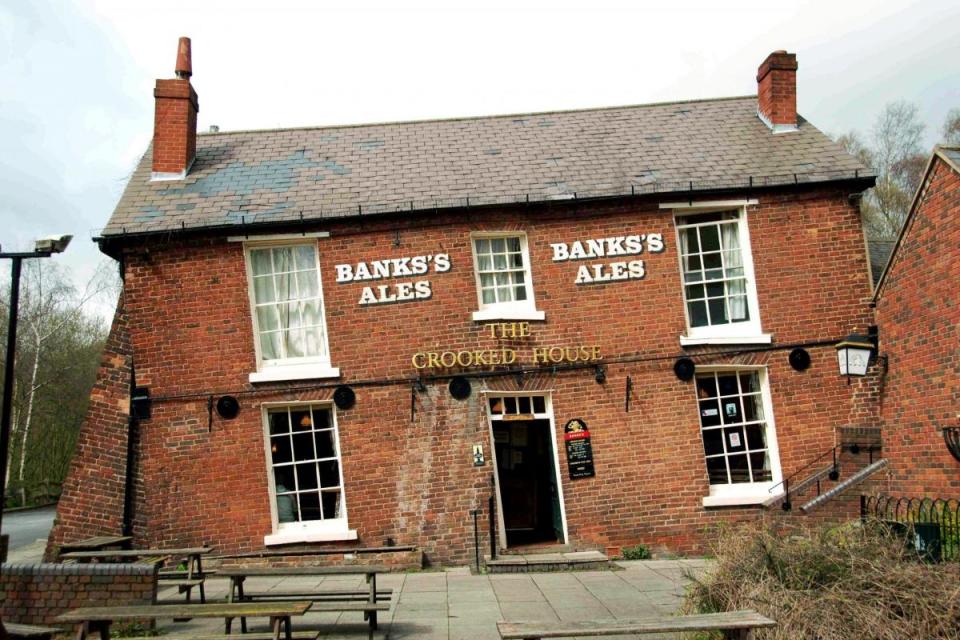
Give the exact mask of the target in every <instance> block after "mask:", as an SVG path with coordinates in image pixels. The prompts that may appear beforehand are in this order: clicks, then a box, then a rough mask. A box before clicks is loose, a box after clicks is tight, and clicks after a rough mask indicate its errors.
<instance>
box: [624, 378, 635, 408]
mask: <svg viewBox="0 0 960 640" xmlns="http://www.w3.org/2000/svg"><path fill="white" fill-rule="evenodd" d="M632 392H633V378H631V377H630V376H627V393H626V397H625V399H624V402H623V410H624V411H625V412H626V413H630V394H631V393H632Z"/></svg>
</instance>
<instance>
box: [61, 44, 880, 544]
mask: <svg viewBox="0 0 960 640" xmlns="http://www.w3.org/2000/svg"><path fill="white" fill-rule="evenodd" d="M184 51H187V52H189V45H186V46H184V45H183V44H182V45H181V49H180V52H181V56H179V57H178V64H177V70H178V73H177V75H178V78H177V79H175V80H166V81H158V85H157V86H158V89H157V92H156V99H157V122H156V125H155V126H156V128H155V136H154V143H153V147H152V149H151V150H148V152H147V153H146V154H145V156H144V159H143V161H142V162H141V164H140V166H139V168H138V169H137V171H136V172H135V174H134V175H133V177H132V178H131V180H130V183H129V184H128V186H127V189H126V192H125V193H124V196H123V197H122V199H121V201H120V203H119V204H118V206H117V209H116V211H115V212H114V214H113V216H112V218H111V219H110V222H109V224H108V225H107V227H106V228H105V229H104V230H103V232H102V234H101V236H100V238H99V242H100V246H101V248H102V249H103V251H104V252H106V253H107V254H108V255H111V256H113V257H115V258H116V259H117V260H118V261H119V262H120V264H121V270H122V273H123V279H124V297H123V302H122V310H121V311H120V312H119V313H118V321H117V322H116V323H115V325H114V336H113V338H112V339H111V342H110V345H111V351H112V352H111V353H108V354H107V356H105V363H106V364H105V366H106V369H105V370H104V375H105V376H109V375H113V374H114V373H116V372H118V371H120V370H121V369H122V367H123V366H124V363H126V362H128V361H129V362H130V363H131V364H132V367H131V369H130V371H131V379H130V380H129V385H130V387H131V388H132V387H137V388H138V391H137V394H138V395H140V396H144V395H145V394H149V396H150V414H149V417H147V416H146V415H141V416H140V417H139V418H138V419H133V420H130V421H129V425H128V420H127V417H126V416H123V415H119V414H117V413H116V409H117V407H118V406H120V404H122V403H121V402H120V401H119V400H118V404H117V406H105V407H104V412H100V411H99V409H98V407H99V405H97V404H95V405H94V408H93V411H92V414H91V416H90V417H89V419H88V421H87V423H86V425H85V427H84V434H82V435H81V442H92V441H93V440H92V438H93V436H92V435H90V434H89V432H91V431H96V432H97V433H102V434H105V435H109V437H110V438H112V443H101V444H100V449H99V450H98V451H93V450H91V449H90V448H89V447H87V448H81V449H79V450H78V454H77V457H76V459H75V461H74V465H73V469H72V471H71V476H70V479H69V480H68V483H67V485H66V489H65V492H64V497H63V499H62V500H61V504H60V510H59V517H58V522H57V524H56V526H55V528H54V531H53V533H52V536H51V544H53V545H56V544H58V543H59V542H62V541H64V540H69V539H73V538H76V537H80V536H82V535H90V534H93V533H97V532H100V529H104V530H106V529H110V530H112V531H115V530H116V521H115V518H116V513H114V514H113V516H111V517H102V518H99V519H98V522H90V521H89V519H84V518H83V517H80V516H78V515H77V514H82V513H84V512H85V511H88V510H89V508H92V506H93V505H95V504H98V503H100V501H101V500H102V498H103V496H104V495H106V496H110V498H109V501H108V502H107V503H106V504H109V505H112V506H113V508H114V511H116V510H117V509H119V508H120V506H119V505H122V504H123V500H117V499H116V498H115V497H113V496H114V491H115V489H116V487H117V486H118V485H117V482H116V479H115V468H116V463H115V459H116V456H117V455H120V456H122V457H123V460H124V461H125V464H126V472H125V476H124V479H125V482H126V489H125V496H126V498H127V501H126V509H125V511H124V514H125V515H122V516H121V519H122V520H124V526H125V527H126V528H128V529H129V530H130V531H131V532H132V533H133V535H134V536H135V538H136V542H137V543H140V544H152V545H185V544H195V543H200V542H205V543H208V544H213V545H215V546H217V547H218V548H219V549H220V550H221V551H225V552H248V551H257V550H262V549H265V548H270V549H277V548H280V549H282V548H290V545H293V546H295V547H296V548H303V547H310V546H313V547H316V546H318V545H326V546H331V545H333V546H338V547H349V546H351V545H352V546H359V547H379V546H384V545H387V546H389V545H393V544H396V545H416V546H417V547H419V548H421V549H422V550H423V551H424V553H425V554H426V556H427V558H428V559H429V560H430V561H432V562H437V563H465V562H466V561H467V560H468V559H469V558H472V554H473V521H472V517H471V511H472V510H476V509H480V510H481V511H482V517H481V520H480V523H481V527H482V529H484V530H486V524H487V522H486V520H487V518H488V517H489V512H488V509H487V503H488V498H489V497H490V496H491V495H493V496H494V497H495V498H496V503H497V510H496V513H497V515H496V517H495V518H494V524H495V525H496V531H497V533H496V537H497V543H498V544H499V546H500V547H522V546H524V545H527V544H551V543H565V544H567V545H569V546H571V547H574V548H578V549H594V548H595V549H601V550H604V549H613V550H615V549H618V548H620V547H622V546H625V545H630V544H636V543H646V544H651V545H654V546H657V547H661V548H666V549H670V550H673V551H679V552H686V551H694V550H697V549H699V548H701V546H702V544H703V541H704V531H705V528H706V527H707V525H710V524H712V523H716V522H719V521H723V520H732V519H744V518H753V517H756V516H757V515H758V514H759V513H760V512H762V510H763V509H764V507H763V506H762V505H763V503H769V501H770V498H771V497H775V496H776V495H778V494H779V493H782V485H781V481H782V480H783V479H784V478H785V477H787V476H789V475H790V474H791V473H793V472H794V471H796V470H798V469H800V468H801V467H804V466H805V465H807V464H808V463H809V462H810V460H811V459H813V458H814V457H816V456H817V455H819V454H820V453H822V452H824V451H828V450H829V449H830V448H831V447H833V446H834V445H835V444H836V443H837V439H838V436H837V429H838V428H839V427H844V426H846V427H849V426H853V427H858V426H859V427H875V426H876V424H877V420H878V408H877V405H876V402H875V401H874V400H873V399H874V398H875V394H876V381H875V380H868V381H867V382H863V383H856V384H852V385H848V383H847V381H846V380H843V379H842V378H841V377H840V376H839V375H838V374H837V366H836V356H835V350H834V344H835V343H836V342H837V341H838V340H839V339H841V338H842V337H843V336H845V335H847V334H848V333H851V332H853V331H859V332H863V331H865V330H866V328H867V326H869V325H871V324H873V322H872V311H871V309H870V306H869V305H870V302H871V297H870V296H871V283H870V282H869V275H868V274H869V271H868V268H867V258H866V252H865V247H864V237H863V232H862V230H861V229H862V227H861V220H860V215H859V208H858V206H857V202H858V199H857V196H858V194H859V193H860V192H862V191H863V190H864V189H866V188H868V187H870V186H871V185H872V184H873V181H874V178H873V176H872V174H870V173H869V172H868V171H867V170H866V168H865V167H862V166H861V165H860V164H859V163H858V162H857V160H856V159H854V158H852V157H850V156H849V155H847V154H846V153H845V152H844V151H843V150H842V149H841V148H840V147H839V146H838V145H836V144H834V143H833V142H832V141H831V140H830V139H829V138H827V137H826V136H825V135H824V134H822V133H821V132H820V131H818V130H817V129H816V128H815V127H813V125H811V124H810V123H809V122H807V121H806V120H804V119H803V118H802V117H800V116H798V115H797V113H796V74H797V64H796V58H795V56H793V55H792V54H787V53H785V52H775V53H774V54H771V56H770V57H769V58H768V59H767V60H766V61H765V62H764V63H763V64H762V65H761V67H760V73H759V74H758V82H759V83H760V84H759V102H758V97H757V96H746V97H738V98H723V99H716V100H703V101H694V102H678V103H669V104H655V105H643V106H634V107H619V108H609V109H594V110H583V111H569V112H555V113H541V114H523V115H512V116H500V117H489V118H468V119H453V120H438V121H426V122H410V123H396V124H380V125H370V126H358V127H329V128H316V129H292V130H273V131H249V132H231V133H216V134H201V135H199V136H194V133H195V132H194V129H192V128H191V127H193V128H195V126H196V124H195V123H196V109H197V108H198V104H199V103H198V101H197V97H196V94H195V92H193V90H192V89H191V88H190V81H189V77H190V76H189V73H190V62H189V57H187V58H186V59H185V60H184V58H183V55H182V54H183V52H184ZM171 114H172V115H171ZM194 143H195V157H194V156H193V155H191V154H192V153H193V148H194V147H193V145H194ZM184 149H186V150H187V155H186V157H183V154H182V153H181V152H182V151H183V150H184ZM158 150H159V151H158ZM178 158H182V159H181V160H180V162H179V164H177V159H178ZM795 349H804V350H805V352H806V354H807V355H808V356H809V366H808V367H804V366H803V360H804V359H803V357H802V354H801V355H800V356H799V357H798V358H797V360H796V361H795V362H797V363H798V366H797V367H794V366H791V363H790V361H789V359H788V355H789V354H790V353H791V352H792V351H794V350H795ZM685 359H689V360H690V361H692V363H694V364H695V370H691V369H689V367H688V365H689V364H690V363H689V362H687V361H686V360H685ZM110 363H114V364H115V366H113V365H111V364H110ZM106 384H107V383H103V384H101V385H100V386H99V387H98V389H101V396H104V394H105V393H106V392H107V391H108V390H109V389H116V388H117V386H116V385H112V386H111V385H107V386H105V385H106ZM345 387H349V388H348V389H347V388H345ZM351 392H352V393H351ZM104 397H105V396H104ZM111 397H113V396H111ZM224 398H230V399H235V400H236V407H235V408H237V409H238V411H236V415H235V417H232V416H233V413H234V412H233V411H231V409H232V408H234V407H231V406H230V405H231V400H230V399H227V400H224ZM137 406H138V407H141V408H142V407H144V406H145V403H138V404H137ZM104 422H109V423H110V424H104ZM128 427H129V428H128ZM585 436H589V438H588V439H587V438H585ZM587 445H589V446H587ZM128 448H129V452H130V455H127V452H128ZM101 460H102V461H104V462H100V461H101ZM97 464H102V465H103V466H104V467H105V470H104V472H103V473H102V474H101V475H100V476H97V477H93V476H92V475H91V473H90V468H91V466H93V467H95V466H96V465H97ZM81 478H82V486H81ZM111 518H113V519H111ZM484 545H486V540H484Z"/></svg>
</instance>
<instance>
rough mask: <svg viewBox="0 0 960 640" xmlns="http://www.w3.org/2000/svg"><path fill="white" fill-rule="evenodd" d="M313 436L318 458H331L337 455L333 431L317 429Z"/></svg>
mask: <svg viewBox="0 0 960 640" xmlns="http://www.w3.org/2000/svg"><path fill="white" fill-rule="evenodd" d="M313 438H314V442H315V443H316V447H317V457H318V458H333V457H335V456H336V455H337V447H336V442H335V441H334V438H333V431H317V432H316V433H315V434H313Z"/></svg>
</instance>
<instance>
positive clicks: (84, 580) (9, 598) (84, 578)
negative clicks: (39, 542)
mask: <svg viewBox="0 0 960 640" xmlns="http://www.w3.org/2000/svg"><path fill="white" fill-rule="evenodd" d="M156 599H157V567H156V566H153V565H144V564H4V565H3V567H2V569H0V617H2V618H3V619H4V620H6V621H8V622H20V623H26V624H53V622H54V618H56V617H57V616H58V615H60V614H61V613H63V612H64V611H67V610H69V609H75V608H77V607H97V606H124V605H135V604H154V603H155V602H156Z"/></svg>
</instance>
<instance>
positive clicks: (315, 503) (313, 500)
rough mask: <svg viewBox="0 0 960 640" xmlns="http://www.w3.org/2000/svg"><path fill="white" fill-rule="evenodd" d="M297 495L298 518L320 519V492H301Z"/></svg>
mask: <svg viewBox="0 0 960 640" xmlns="http://www.w3.org/2000/svg"><path fill="white" fill-rule="evenodd" d="M298 497H299V498H300V519H301V520H320V519H321V515H320V494H319V493H315V492H310V493H301V494H300V495H299V496H298Z"/></svg>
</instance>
